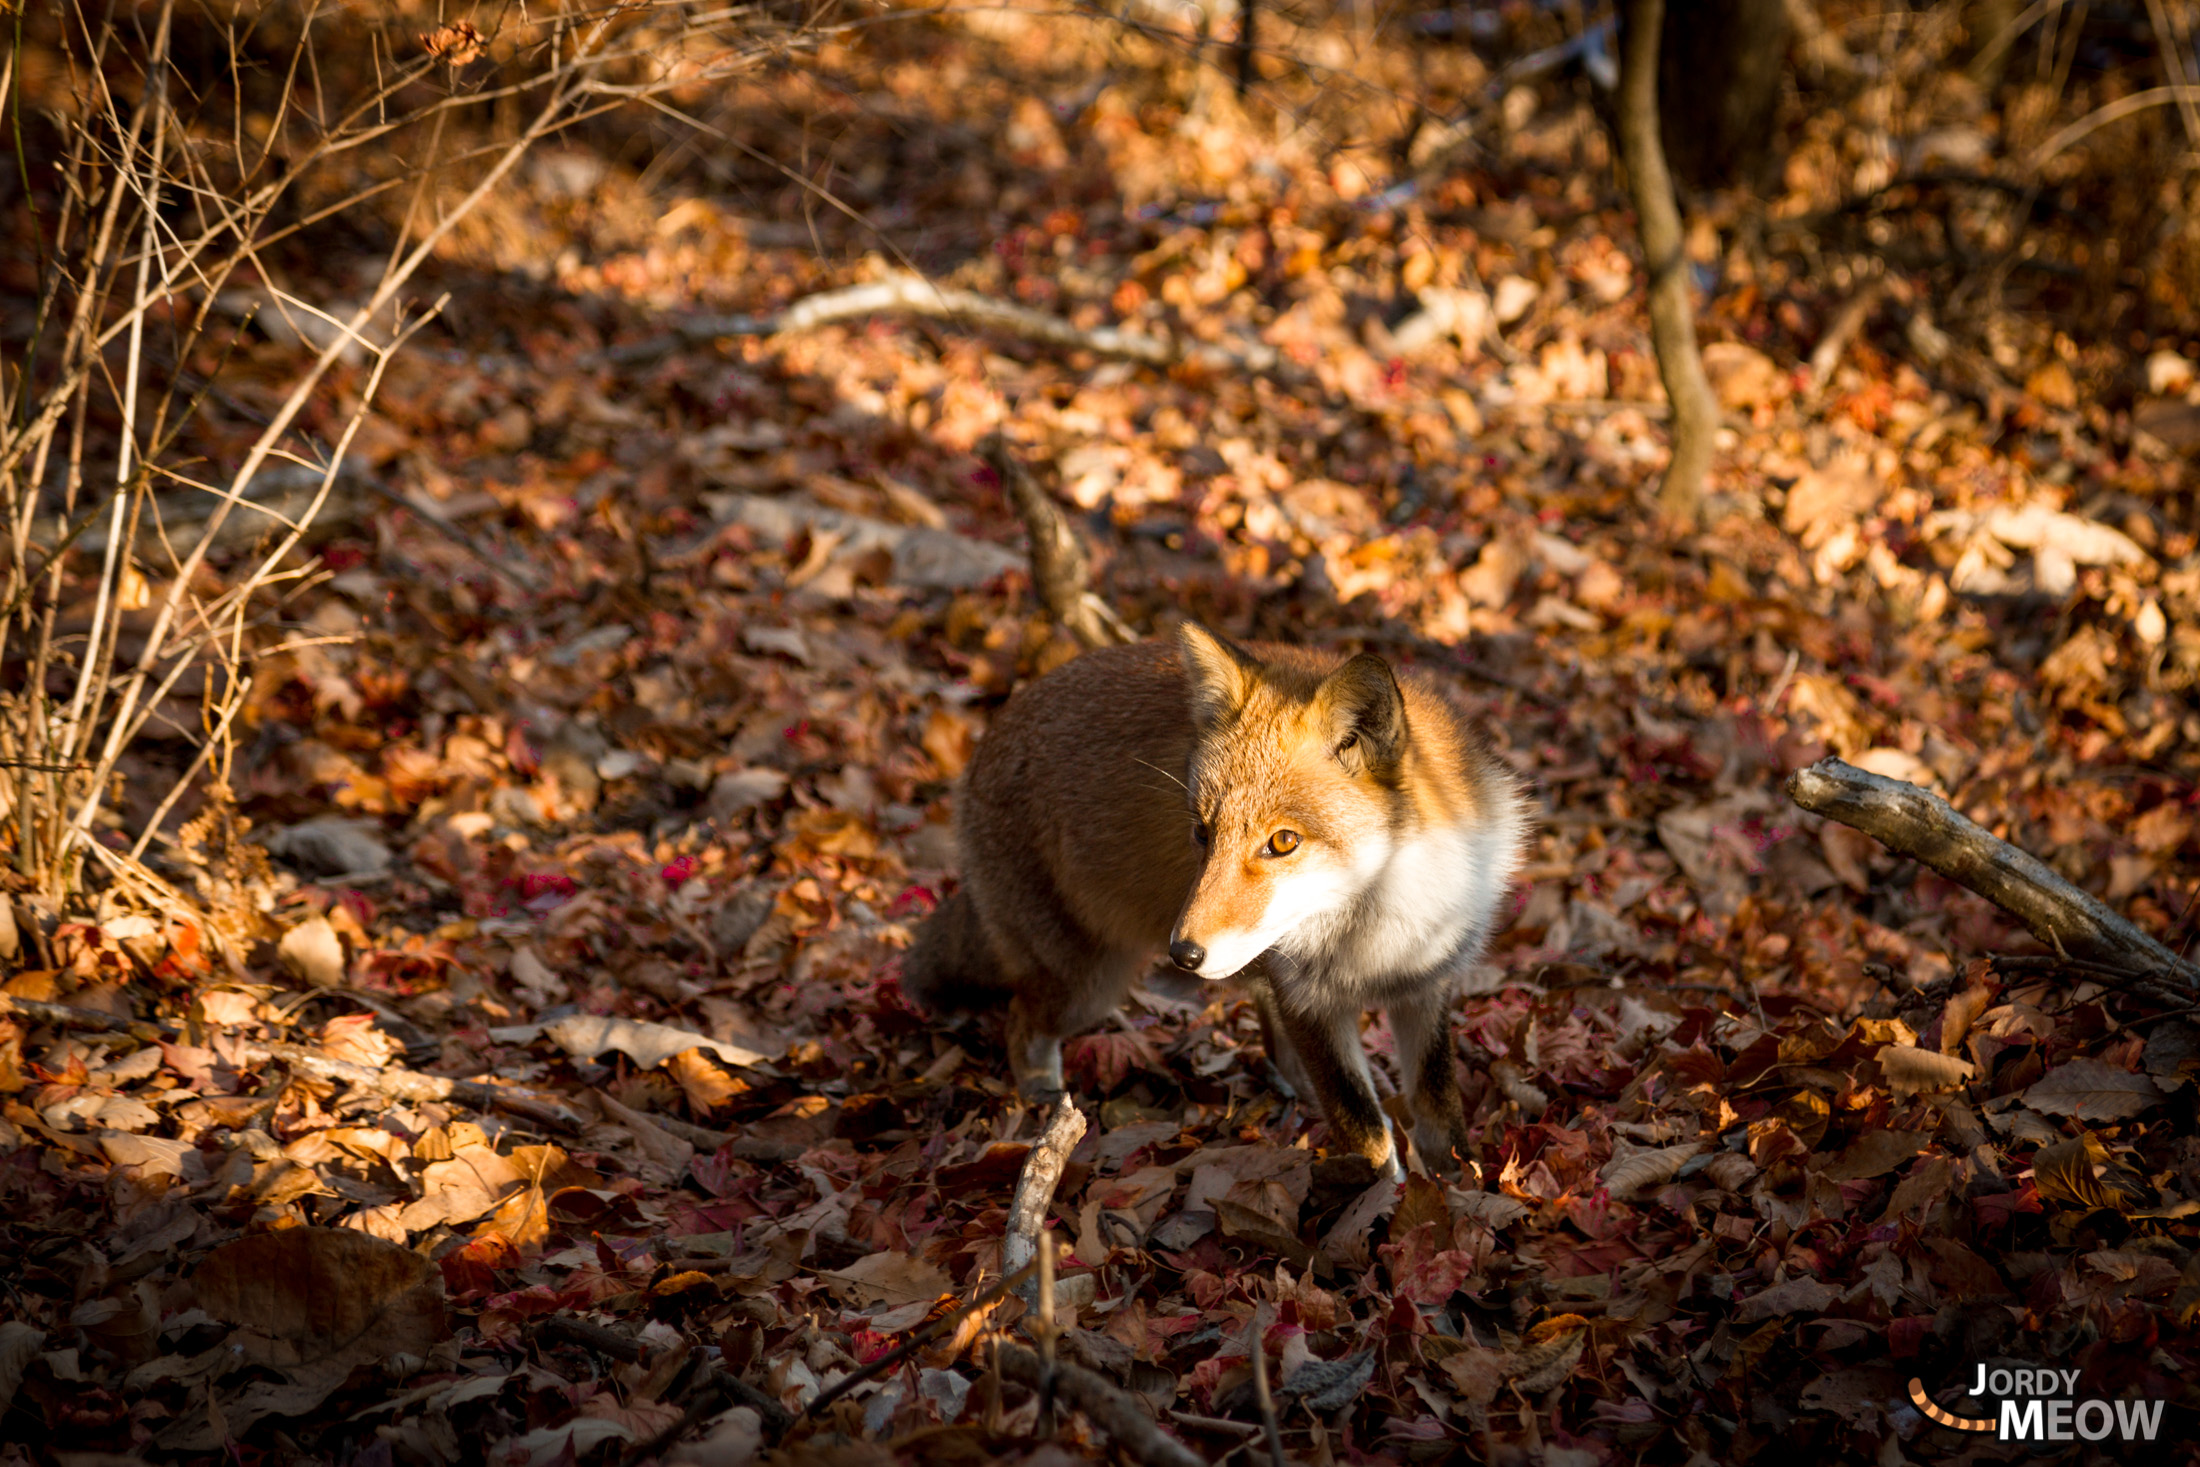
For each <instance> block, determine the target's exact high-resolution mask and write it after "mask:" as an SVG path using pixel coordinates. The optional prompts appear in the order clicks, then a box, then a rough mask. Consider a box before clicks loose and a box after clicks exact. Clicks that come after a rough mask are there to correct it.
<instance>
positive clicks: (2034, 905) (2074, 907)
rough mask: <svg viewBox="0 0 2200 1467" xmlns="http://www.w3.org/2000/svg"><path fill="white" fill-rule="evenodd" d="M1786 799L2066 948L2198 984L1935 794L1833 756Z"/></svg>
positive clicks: (2186, 967)
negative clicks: (1921, 865)
mask: <svg viewBox="0 0 2200 1467" xmlns="http://www.w3.org/2000/svg"><path fill="white" fill-rule="evenodd" d="M1787 793H1788V798H1789V799H1791V800H1793V801H1794V802H1795V803H1796V804H1797V805H1799V806H1801V807H1802V808H1803V809H1805V810H1808V811H1810V812H1812V813H1813V814H1817V815H1823V816H1825V817H1827V818H1828V819H1830V820H1838V821H1840V822H1841V823H1842V824H1843V825H1849V826H1854V827H1855V828H1856V829H1858V830H1861V831H1863V832H1864V833H1865V834H1866V835H1868V836H1871V837H1872V838H1873V839H1874V840H1877V841H1878V842H1879V843H1880V844H1881V845H1883V846H1885V847H1886V848H1887V849H1889V850H1891V851H1894V852H1896V853H1897V854H1898V855H1904V856H1910V857H1914V858H1915V859H1917V860H1919V861H1922V862H1924V863H1925V864H1926V865H1928V866H1930V867H1932V868H1933V869H1934V870H1935V871H1938V872H1939V873H1940V874H1941V875H1943V876H1945V877H1947V878H1948V879H1949V880H1950V881H1953V882H1956V883H1957V884H1958V885H1961V886H1965V887H1968V888H1969V889H1970V890H1972V891H1975V892H1977V893H1978V894H1979V895H1980V896H1982V897H1984V898H1986V899H1987V900H1988V901H1990V902H1992V903H1993V904H1994V905H1995V906H1997V907H2000V908H2001V909H2002V910H2003V911H2005V912H2008V913H2009V914H2010V915H2012V916H2014V917H2016V918H2017V919H2018V920H2019V921H2021V922H2022V923H2024V925H2025V926H2026V927H2028V928H2030V929H2031V931H2032V935H2033V936H2034V937H2037V938H2038V939H2039V940H2040V941H2042V942H2044V943H2046V944H2047V945H2048V946H2050V947H2052V948H2054V949H2056V950H2057V951H2058V952H2062V953H2066V954H2070V955H2072V956H2075V957H2080V958H2090V959H2092V960H2093V961H2095V962H2101V963H2112V964H2115V965H2116V966H2118V967H2122V968H2129V969H2135V970H2137V971H2139V972H2142V973H2145V972H2158V973H2167V974H2170V975H2172V976H2174V977H2175V978H2177V979H2178V980H2179V981H2181V982H2183V983H2185V984H2187V985H2188V986H2190V985H2200V967H2196V966H2194V965H2193V964H2192V963H2189V962H2187V961H2186V960H2185V959H2183V958H2181V957H2179V956H2178V955H2177V954H2176V953H2174V952H2171V951H2170V950H2169V949H2168V948H2166V947H2164V946H2162V944H2160V943H2159V942H2156V941H2155V940H2154V939H2153V938H2151V937H2149V936H2147V935H2146V933H2144V932H2142V931H2140V930H2139V929H2138V928H2137V927H2136V926H2134V925H2132V923H2131V922H2129V921H2128V920H2126V919H2125V918H2124V917H2123V916H2121V915H2120V914H2118V913H2117V912H2115V911H2114V910H2112V909H2111V908H2109V907H2108V906H2107V905H2106V904H2104V903H2103V902H2101V901H2100V900H2098V899H2097V898H2095V897H2093V896H2092V895H2090V894H2089V893H2087V892H2085V891H2082V890H2080V889H2079V888H2077V887H2075V886H2073V885H2071V884H2070V883H2069V882H2067V881H2065V880H2063V878H2062V877H2060V876H2058V875H2056V874H2055V873H2054V872H2053V871H2052V870H2050V869H2049V868H2048V867H2047V865H2046V864H2045V863H2044V862H2042V861H2040V860H2039V859H2038V858H2037V857H2035V856H2032V855H2030V854H2028V853H2026V852H2024V851H2021V850H2018V849H2017V848H2016V847H2015V846H2013V845H2010V844H2009V843H2008V842H2007V841H2004V840H1999V839H1996V838H1995V837H1994V836H1992V835H1989V834H1987V833H1986V832H1985V831H1984V830H1982V829H1980V828H1979V827H1978V826H1977V825H1975V824H1973V823H1972V822H1971V821H1969V820H1966V819H1965V818H1964V817H1963V816H1961V815H1959V814H1957V813H1956V811H1955V809H1954V808H1953V807H1951V806H1950V805H1949V804H1948V802H1947V801H1946V800H1943V799H1942V798H1940V796H1938V795H1936V794H1933V793H1932V792H1931V791H1929V790H1923V789H1920V788H1918V787H1917V786H1916V785H1914V784H1905V783H1903V782H1902V781H1901V780H1899V779H1889V778H1887V777H1886V776H1885V775H1880V774H1873V773H1871V772H1869V771H1868V770H1863V769H1858V768H1856V767H1854V766H1853V765H1850V764H1846V763H1843V762H1842V761H1841V760H1839V759H1832V758H1828V759H1821V760H1819V761H1818V762H1817V763H1816V764H1813V765H1811V766H1810V768H1808V769H1798V770H1797V771H1795V773H1793V774H1791V775H1789V776H1788V780H1787Z"/></svg>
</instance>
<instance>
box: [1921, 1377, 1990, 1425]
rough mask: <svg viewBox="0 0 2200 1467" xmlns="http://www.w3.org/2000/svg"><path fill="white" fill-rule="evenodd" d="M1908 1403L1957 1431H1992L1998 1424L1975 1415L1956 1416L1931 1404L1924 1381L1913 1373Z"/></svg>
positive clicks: (1931, 1399)
mask: <svg viewBox="0 0 2200 1467" xmlns="http://www.w3.org/2000/svg"><path fill="white" fill-rule="evenodd" d="M1910 1404H1911V1405H1913V1406H1915V1407H1917V1409H1918V1410H1920V1411H1922V1412H1924V1413H1925V1414H1926V1416H1927V1417H1929V1418H1931V1419H1932V1420H1934V1421H1937V1422H1939V1423H1940V1424H1941V1425H1942V1426H1952V1427H1954V1428H1955V1429H1956V1430H1957V1431H1992V1430H1993V1429H1994V1427H1995V1426H1996V1425H1997V1424H1998V1423H1996V1422H1995V1421H1993V1420H1992V1419H1991V1418H1989V1419H1987V1420H1983V1421H1982V1420H1980V1419H1979V1418H1977V1417H1975V1416H1958V1415H1956V1414H1954V1413H1953V1412H1950V1411H1944V1410H1942V1409H1941V1408H1940V1407H1939V1406H1936V1405H1934V1404H1933V1398H1932V1397H1931V1396H1928V1395H1926V1394H1925V1382H1923V1381H1922V1380H1919V1379H1918V1378H1917V1377H1916V1376H1914V1375H1913V1376H1911V1377H1910Z"/></svg>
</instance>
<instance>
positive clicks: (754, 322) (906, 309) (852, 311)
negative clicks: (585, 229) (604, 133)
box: [602, 273, 1283, 373]
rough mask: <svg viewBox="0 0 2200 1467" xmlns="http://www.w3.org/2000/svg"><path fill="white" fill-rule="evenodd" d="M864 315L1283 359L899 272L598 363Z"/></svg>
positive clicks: (1253, 364)
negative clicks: (1100, 321) (1096, 320)
mask: <svg viewBox="0 0 2200 1467" xmlns="http://www.w3.org/2000/svg"><path fill="white" fill-rule="evenodd" d="M871 316H924V317H928V318H931V319H934V320H945V321H952V322H954V323H956V324H957V325H960V326H965V327H968V328H970V329H972V330H987V331H998V332H1001V333H1002V334H1004V335H1007V336H1017V337H1021V338H1023V339H1024V340H1026V341H1034V342H1037V343H1039V344H1040V345H1042V346H1055V347H1061V348H1062V349H1064V350H1066V351H1089V352H1091V353H1092V354H1093V355H1094V356H1100V357H1117V358H1121V359H1122V360H1124V361H1132V362H1140V363H1143V364H1144V365H1146V366H1149V367H1160V368H1164V369H1166V368H1169V367H1175V366H1188V367H1199V368H1203V369H1205V370H1207V371H1211V372H1262V373H1267V372H1275V371H1277V370H1279V369H1280V368H1281V367H1282V366H1283V356H1282V354H1281V353H1280V352H1278V351H1277V350H1276V349H1275V348H1274V347H1272V346H1268V345H1265V344H1262V343H1255V344H1253V345H1250V346H1247V347H1244V348H1243V349H1239V350H1233V349H1231V348H1229V347H1224V346H1214V345H1211V344H1209V343H1207V342H1199V341H1193V342H1181V341H1178V340H1176V339H1175V338H1174V337H1168V336H1149V335H1147V334H1146V333H1144V332H1142V331H1131V330H1126V329H1125V328H1123V327H1120V326H1095V327H1092V328H1090V329H1087V328H1085V327H1081V326H1074V325H1072V324H1071V323H1069V322H1068V321H1065V320H1063V319H1062V318H1061V317H1060V316H1052V315H1049V314H1047V313H1046V312H1045V311H1035V310H1033V309H1032V308H1031V307H1029V306H1019V305H1016V304H1014V303H1012V302H1009V301H998V300H995V299H993V298H992V297H991V296H984V295H980V294H978V293H977V292H976V291H973V290H958V289H956V288H955V287H953V286H947V285H935V284H934V283H932V282H931V281H929V280H927V279H925V278H924V277H923V276H921V275H910V274H905V273H896V274H893V275H889V276H887V277H885V278H884V279H883V280H872V281H866V282H865V283H864V284H862V285H850V286H844V287H842V288H841V289H839V290H828V291H823V292H820V293H819V294H817V295H813V296H805V297H804V298H803V299H801V300H799V301H796V302H795V303H794V304H793V305H791V306H789V307H787V309H785V310H784V311H780V312H778V313H777V314H775V315H769V316H746V315H742V316H696V317H692V318H690V319H688V320H684V321H680V322H677V323H675V324H674V325H673V328H672V330H671V331H670V332H669V333H667V334H666V335H663V336H653V337H651V338H650V339H649V340H647V341H637V342H632V343H629V344H628V345H626V346H620V347H613V348H612V349H611V350H610V351H607V352H605V353H604V354H603V358H602V360H604V361H605V362H608V363H610V364H612V365H615V366H633V365H635V364H637V363H641V362H653V361H655V360H657V359H658V358H659V357H662V356H665V355H667V354H669V353H670V352H672V351H674V350H676V349H677V348H679V347H681V346H698V345H701V344H703V343H706V342H709V341H714V340H716V339H717V338H718V337H721V336H780V335H784V334H786V333H788V332H791V331H814V330H816V329H817V328H818V327H820V326H831V325H835V324H837V323H839V322H842V321H860V320H864V319H867V318H869V317H871Z"/></svg>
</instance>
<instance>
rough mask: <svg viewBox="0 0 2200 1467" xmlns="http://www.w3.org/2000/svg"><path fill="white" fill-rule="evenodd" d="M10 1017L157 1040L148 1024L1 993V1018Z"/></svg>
mask: <svg viewBox="0 0 2200 1467" xmlns="http://www.w3.org/2000/svg"><path fill="white" fill-rule="evenodd" d="M9 1015H13V1016H14V1017H16V1018H19V1019H28V1020H30V1021H31V1022H32V1023H34V1024H44V1025H47V1026H48V1027H50V1028H54V1029H89V1030H91V1031H92V1032H93V1033H95V1034H128V1035H130V1036H131V1037H132V1038H134V1039H142V1040H145V1041H147V1042H148V1043H149V1042H151V1041H152V1040H154V1039H157V1038H159V1037H160V1031H159V1030H158V1029H156V1028H155V1027H154V1026H153V1025H151V1024H146V1023H141V1022H139V1021H138V1020H136V1019H126V1018H124V1017H122V1016H121V1015H120V1014H110V1013H107V1012H105V1011H104V1010H101V1009H87V1008H79V1007H78V1006H77V1005H75V1004H73V1003H48V1002H47V1001H46V1000H44V999H42V998H16V997H13V996H12V995H9V994H5V993H0V1017H7V1016H9Z"/></svg>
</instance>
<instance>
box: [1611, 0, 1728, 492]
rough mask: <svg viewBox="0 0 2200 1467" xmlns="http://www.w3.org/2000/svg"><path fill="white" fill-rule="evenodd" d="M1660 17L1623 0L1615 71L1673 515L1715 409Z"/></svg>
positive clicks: (1696, 470)
mask: <svg viewBox="0 0 2200 1467" xmlns="http://www.w3.org/2000/svg"><path fill="white" fill-rule="evenodd" d="M1664 22H1665V0H1627V13H1626V26H1625V37H1624V42H1623V45H1624V54H1623V55H1622V57H1621V61H1620V79H1619V138H1620V156H1621V157H1622V158H1623V159H1624V160H1625V161H1626V164H1627V186H1628V190H1629V192H1630V193H1632V194H1633V196H1634V203H1635V217H1636V220H1637V224H1638V228H1639V229H1640V230H1641V233H1642V254H1643V263H1644V265H1645V266H1646V267H1647V269H1648V272H1649V280H1650V340H1651V342H1652V344H1653V345H1654V346H1655V347H1656V349H1657V353H1658V375H1659V376H1660V377H1661V378H1663V379H1664V382H1665V395H1666V397H1667V398H1668V399H1670V400H1671V402H1672V406H1673V418H1672V439H1673V457H1672V461H1671V462H1670V463H1668V464H1667V465H1666V469H1665V481H1664V483H1663V484H1662V485H1660V486H1659V489H1658V507H1659V508H1660V509H1662V510H1663V511H1664V512H1665V513H1666V514H1668V515H1670V516H1671V517H1673V518H1674V519H1676V520H1682V521H1692V520H1694V519H1695V518H1696V517H1697V515H1698V513H1699V511H1700V510H1701V508H1702V504H1703V483H1704V478H1705V476H1706V475H1707V474H1708V473H1709V472H1710V469H1711V450H1712V438H1713V435H1714V434H1716V433H1717V432H1718V428H1719V409H1718V403H1717V402H1716V401H1715V400H1714V399H1713V398H1712V396H1711V384H1710V383H1709V382H1707V381H1706V380H1705V379H1704V374H1703V359H1702V358H1701V357H1700V356H1699V355H1698V354H1697V351H1696V318H1695V312H1694V308H1693V306H1692V305H1691V304H1690V302H1689V299H1688V257H1687V255H1686V253H1685V252H1684V250H1683V249H1682V234H1681V214H1680V207H1679V205H1678V204H1677V203H1676V202H1675V200H1674V197H1673V177H1672V174H1671V173H1670V172H1669V171H1668V170H1667V168H1666V166H1665V148H1664V145H1663V143H1662V141H1661V140H1660V138H1659V129H1658V36H1659V32H1660V31H1661V30H1662V29H1663V26H1664Z"/></svg>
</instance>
